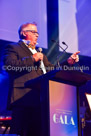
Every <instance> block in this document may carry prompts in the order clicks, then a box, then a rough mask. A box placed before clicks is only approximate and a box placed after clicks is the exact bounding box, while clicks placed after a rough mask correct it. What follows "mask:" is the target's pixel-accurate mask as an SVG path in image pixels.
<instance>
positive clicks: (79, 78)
mask: <svg viewBox="0 0 91 136" xmlns="http://www.w3.org/2000/svg"><path fill="white" fill-rule="evenodd" d="M43 80H55V81H58V82H64V83H68V84H72V85H75V86H80V85H83V84H85V83H86V82H87V81H89V80H91V75H89V74H86V73H83V72H79V71H75V70H73V71H70V70H65V71H64V70H52V71H50V72H48V73H46V74H44V75H41V76H39V77H37V78H34V79H31V80H29V81H28V82H26V83H25V86H26V87H35V84H36V86H39V85H40V84H41V82H42V81H43Z"/></svg>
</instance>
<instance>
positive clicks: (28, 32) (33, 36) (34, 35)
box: [23, 24, 39, 45]
mask: <svg viewBox="0 0 91 136" xmlns="http://www.w3.org/2000/svg"><path fill="white" fill-rule="evenodd" d="M23 35H24V36H25V40H29V41H30V44H31V45H36V43H37V39H38V36H39V34H38V31H37V27H36V25H33V24H29V25H28V26H27V27H25V28H24V29H23Z"/></svg>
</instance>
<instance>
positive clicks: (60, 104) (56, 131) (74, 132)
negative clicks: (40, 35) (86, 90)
mask: <svg viewBox="0 0 91 136" xmlns="http://www.w3.org/2000/svg"><path fill="white" fill-rule="evenodd" d="M49 117H50V119H49V120H50V121H49V122H50V132H49V133H50V136H78V135H79V134H78V126H79V125H78V122H79V121H78V102H77V87H76V86H72V85H68V84H64V83H59V82H56V81H52V80H49Z"/></svg>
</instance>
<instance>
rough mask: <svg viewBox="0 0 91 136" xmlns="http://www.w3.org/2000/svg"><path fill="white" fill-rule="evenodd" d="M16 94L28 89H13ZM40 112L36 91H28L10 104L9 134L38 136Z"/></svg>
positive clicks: (38, 97) (38, 96)
mask: <svg viewBox="0 0 91 136" xmlns="http://www.w3.org/2000/svg"><path fill="white" fill-rule="evenodd" d="M14 89H15V90H16V91H17V92H19V93H20V91H21V92H22V91H24V90H29V88H26V89H25V88H14ZM40 124H41V112H40V95H39V92H38V90H30V91H28V93H27V94H25V95H24V96H23V97H21V98H20V99H18V100H16V101H15V102H14V103H13V104H12V121H11V129H10V134H18V135H20V136H40Z"/></svg>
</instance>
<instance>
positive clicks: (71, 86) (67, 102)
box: [25, 70, 91, 136]
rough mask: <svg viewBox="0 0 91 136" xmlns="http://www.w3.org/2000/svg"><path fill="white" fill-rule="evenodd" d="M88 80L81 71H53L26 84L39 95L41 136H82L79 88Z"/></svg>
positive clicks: (89, 76) (90, 77) (88, 76)
mask: <svg viewBox="0 0 91 136" xmlns="http://www.w3.org/2000/svg"><path fill="white" fill-rule="evenodd" d="M88 80H91V75H88V74H85V73H81V72H79V71H67V70H66V71H63V70H53V71H50V72H48V73H46V74H44V75H42V76H40V77H38V78H35V79H32V80H30V81H28V82H27V83H26V84H25V86H27V87H30V88H33V89H37V90H38V91H39V93H40V104H41V126H40V131H41V135H40V136H81V132H80V120H79V87H80V86H81V85H83V84H85V83H86V82H87V81H88ZM35 131H36V128H35Z"/></svg>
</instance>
